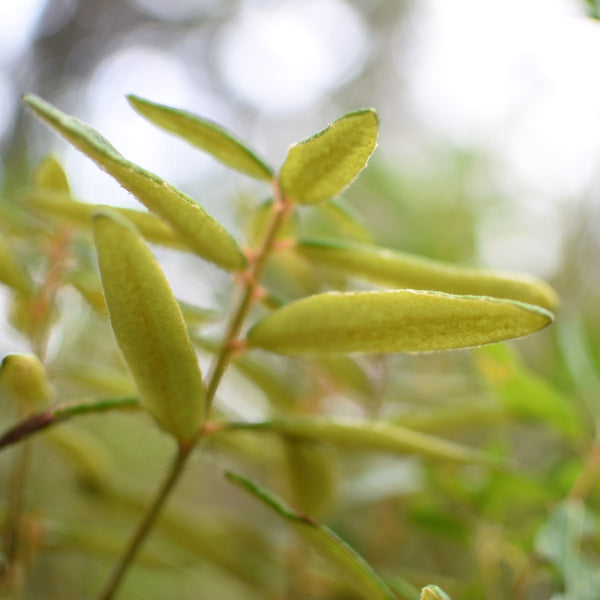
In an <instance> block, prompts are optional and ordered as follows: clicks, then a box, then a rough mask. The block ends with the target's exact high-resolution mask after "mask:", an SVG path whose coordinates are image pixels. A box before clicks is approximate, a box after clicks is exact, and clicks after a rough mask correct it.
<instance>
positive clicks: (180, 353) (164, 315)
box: [94, 213, 205, 442]
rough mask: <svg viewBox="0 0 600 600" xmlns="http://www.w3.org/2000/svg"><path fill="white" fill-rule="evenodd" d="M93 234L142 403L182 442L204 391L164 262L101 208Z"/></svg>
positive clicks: (195, 422) (195, 423) (197, 416)
mask: <svg viewBox="0 0 600 600" xmlns="http://www.w3.org/2000/svg"><path fill="white" fill-rule="evenodd" d="M94 239H95V241H96V247H97V249H98V261H99V264H100V272H101V275H102V285H103V287H104V294H105V296H106V303H107V305H108V309H109V313H110V319H111V324H112V327H113V330H114V333H115V337H116V338H117V342H118V344H119V346H120V348H121V351H122V352H123V355H124V356H125V359H126V360H127V364H128V365H129V368H130V369H131V372H132V374H133V377H134V379H135V382H136V385H137V387H138V390H139V393H140V396H141V402H142V404H143V405H144V406H145V407H146V408H147V409H148V410H149V411H150V412H151V413H152V414H153V415H154V417H155V418H156V419H157V421H158V422H159V423H160V424H161V426H162V427H164V428H165V429H166V430H167V431H169V432H170V433H172V434H173V435H174V436H175V437H176V438H177V439H178V440H179V441H180V442H189V441H190V440H191V439H192V438H193V437H194V436H195V435H196V434H197V432H198V428H199V427H200V424H201V421H202V418H203V412H204V397H205V390H204V384H203V381H202V376H201V374H200V368H199V366H198V361H197V358H196V354H195V352H194V349H193V347H192V344H191V342H190V339H189V337H188V333H187V329H186V325H185V321H184V319H183V315H182V314H181V310H180V308H179V306H178V305H177V301H176V300H175V298H174V297H173V292H172V291H171V288H170V286H169V283H168V281H167V279H166V278H165V276H164V274H163V272H162V270H161V268H160V265H159V264H158V262H157V261H156V259H155V258H154V256H153V255H152V253H151V252H150V249H149V248H148V247H147V246H146V244H145V243H144V241H143V239H142V237H141V236H140V235H139V233H138V232H137V231H136V230H135V229H134V227H133V226H132V225H131V224H129V223H127V222H126V221H125V220H124V219H122V218H121V217H120V216H119V215H116V214H115V215H109V214H107V213H99V214H97V215H96V216H95V218H94Z"/></svg>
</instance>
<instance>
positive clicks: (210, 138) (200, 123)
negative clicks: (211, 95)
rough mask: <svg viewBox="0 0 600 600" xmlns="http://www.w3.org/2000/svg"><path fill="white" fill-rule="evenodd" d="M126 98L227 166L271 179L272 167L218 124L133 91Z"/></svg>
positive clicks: (163, 127)
mask: <svg viewBox="0 0 600 600" xmlns="http://www.w3.org/2000/svg"><path fill="white" fill-rule="evenodd" d="M127 100H129V104H131V106H133V108H134V109H135V110H136V111H137V112H138V113H139V114H140V115H142V116H143V117H145V118H146V119H148V120H149V121H150V122H152V123H154V124H155V125H158V126H159V127H161V128H162V129H165V130H166V131H170V132H171V133H174V134H175V135H177V136H179V137H180V138H183V139H184V140H186V141H188V142H189V143H190V144H192V146H196V147H197V148H200V149H201V150H204V151H205V152H208V153H209V154H211V155H212V156H214V157H215V158H216V159H217V160H218V161H220V162H222V163H223V164H225V165H227V166H228V167H231V168H233V169H235V170H236V171H240V172H241V173H245V174H246V175H250V177H255V178H256V179H264V180H266V181H271V180H272V179H273V169H271V167H269V166H268V165H267V164H266V163H265V162H264V161H263V160H261V159H260V158H258V156H257V155H256V154H255V153H254V152H253V151H252V150H250V149H249V148H248V147H247V146H246V144H244V143H242V142H241V141H240V140H238V139H237V138H236V137H235V136H234V135H233V134H231V133H230V132H228V131H227V130H225V129H224V128H223V127H221V126H220V125H217V124H216V123H213V122H212V121H209V120H208V119H203V118H202V117H199V116H197V115H194V114H192V113H189V112H186V111H185V110H181V109H177V108H172V107H170V106H164V105H163V104H157V103H156V102H150V101H149V100H145V99H144V98H140V97H139V96H135V95H133V94H132V95H129V96H127Z"/></svg>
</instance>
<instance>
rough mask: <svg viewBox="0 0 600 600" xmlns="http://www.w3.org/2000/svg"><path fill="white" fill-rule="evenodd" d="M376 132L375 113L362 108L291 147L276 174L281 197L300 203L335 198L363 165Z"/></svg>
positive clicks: (369, 153)
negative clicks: (277, 174) (278, 172)
mask: <svg viewBox="0 0 600 600" xmlns="http://www.w3.org/2000/svg"><path fill="white" fill-rule="evenodd" d="M378 130H379V119H378V117H377V113H376V112H375V111H374V110H373V109H371V108H365V109H362V110H357V111H356V112H350V113H347V114H345V115H344V116H343V117H340V118H339V119H338V120H337V121H334V122H333V123H332V124H331V125H330V126H329V127H327V128H326V129H324V130H323V131H321V132H319V133H317V134H315V135H314V136H312V137H310V138H308V139H306V140H304V141H302V142H299V143H298V144H296V145H295V146H292V147H291V148H290V150H289V152H288V155H287V157H286V159H285V162H284V163H283V166H282V167H281V170H280V174H279V182H280V185H281V190H282V193H283V195H284V196H285V197H286V198H288V199H289V200H294V201H296V202H300V203H302V204H313V203H315V202H321V201H323V200H329V198H333V197H334V196H337V195H338V194H339V193H340V192H341V191H342V190H343V189H344V188H345V187H347V186H348V185H350V184H351V183H352V181H353V180H354V179H355V178H356V176H357V175H358V174H359V173H360V172H361V171H362V169H363V168H364V167H365V166H366V164H367V161H368V160H369V157H370V156H371V154H372V153H373V150H375V146H376V145H377V133H378Z"/></svg>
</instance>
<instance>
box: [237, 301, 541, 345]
mask: <svg viewBox="0 0 600 600" xmlns="http://www.w3.org/2000/svg"><path fill="white" fill-rule="evenodd" d="M551 321H552V314H551V313H549V312H548V311H546V310H544V309H543V308H539V307H537V306H532V305H529V304H521V303H519V302H513V301H511V300H499V299H497V298H486V297H483V296H454V295H451V294H443V293H441V292H427V291H414V290H393V291H378V292H353V293H343V294H342V293H339V292H329V293H326V294H318V295H316V296H310V297H308V298H304V299H302V300H298V301H297V302H293V303H291V304H288V305H286V306H284V307H283V308H280V309H279V310H277V311H275V312H273V313H271V314H270V315H268V316H267V317H265V318H264V319H262V320H261V321H259V322H258V323H257V324H256V325H254V326H253V327H252V328H251V329H250V331H249V332H248V335H247V338H248V344H249V346H251V347H256V348H264V349H266V350H271V351H273V352H280V353H283V354H321V353H328V352H334V353H347V352H428V351H432V350H449V349H453V348H467V347H471V346H479V345H481V344H489V343H493V342H499V341H501V340H506V339H509V338H514V337H519V336H522V335H526V334H528V333H532V332H533V331H537V330H538V329H542V328H543V327H545V326H546V325H548V324H549V323H551Z"/></svg>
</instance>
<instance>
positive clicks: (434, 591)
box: [421, 585, 451, 600]
mask: <svg viewBox="0 0 600 600" xmlns="http://www.w3.org/2000/svg"><path fill="white" fill-rule="evenodd" d="M421 600H451V598H450V596H448V594H446V592H444V590H442V589H441V588H439V587H438V586H437V585H428V586H426V587H424V588H423V589H422V590H421Z"/></svg>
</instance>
